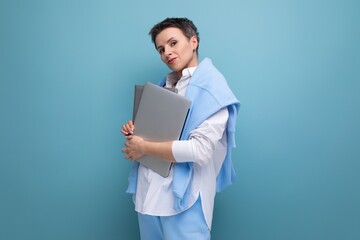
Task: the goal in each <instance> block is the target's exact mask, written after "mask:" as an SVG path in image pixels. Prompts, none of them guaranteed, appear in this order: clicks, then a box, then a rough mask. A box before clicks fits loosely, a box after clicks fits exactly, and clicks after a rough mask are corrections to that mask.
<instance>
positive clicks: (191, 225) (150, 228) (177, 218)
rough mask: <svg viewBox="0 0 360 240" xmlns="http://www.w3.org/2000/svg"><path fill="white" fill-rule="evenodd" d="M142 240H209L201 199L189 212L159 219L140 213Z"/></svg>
mask: <svg viewBox="0 0 360 240" xmlns="http://www.w3.org/2000/svg"><path fill="white" fill-rule="evenodd" d="M138 220H139V228H140V236H141V240H209V239H210V230H209V228H208V226H207V224H206V222H205V218H204V214H203V211H202V207H201V200H200V197H199V198H198V200H197V201H196V202H195V204H194V205H193V206H192V207H191V208H189V209H188V210H186V211H184V212H182V213H179V214H177V215H174V216H167V217H161V216H160V217H159V216H150V215H144V214H141V213H138Z"/></svg>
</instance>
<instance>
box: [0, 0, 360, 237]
mask: <svg viewBox="0 0 360 240" xmlns="http://www.w3.org/2000/svg"><path fill="white" fill-rule="evenodd" d="M359 3H360V2H359V1H351V0H327V1H325V0H312V1H310V0H305V1H304V0H289V1H285V0H274V1H265V0H263V1H261V0H255V1H254V0H252V1H243V0H233V1H222V2H219V1H213V0H210V1H188V0H184V1H181V2H171V1H163V0H161V1H115V0H102V1H95V0H93V1H85V0H63V1H51V0H50V1H46V0H33V1H20V0H0V80H1V82H0V113H1V118H0V119H1V124H0V138H1V139H0V140H1V142H0V148H1V149H0V150H1V151H0V239H4V240H15V239H16V240H17V239H27V240H32V239H34V240H35V239H36V240H39V239H44V240H49V239H68V240H69V239H71V240H72V239H77V240H78V239H87V240H91V239H99V240H100V239H101V240H103V239H106V240H108V239H109V240H110V239H138V238H139V236H138V227H137V220H136V215H135V213H134V211H133V204H132V202H131V199H130V196H129V195H127V194H126V193H125V189H126V185H127V176H128V171H129V169H130V163H129V162H128V161H126V160H124V158H123V156H122V154H121V148H122V146H123V143H124V140H123V138H122V136H121V135H120V133H119V130H120V128H121V124H122V123H124V122H125V121H127V120H128V119H129V118H130V117H131V111H132V97H133V85H134V84H138V83H144V82H146V81H152V82H157V81H158V80H159V79H160V78H162V77H163V76H164V75H165V74H166V73H167V72H168V69H167V68H166V66H164V65H163V64H162V63H161V61H160V59H159V56H158V54H157V53H156V52H155V50H154V48H153V45H152V43H151V41H150V38H149V36H147V32H148V31H149V29H150V28H151V27H152V26H153V24H155V23H157V22H159V21H161V20H162V19H164V18H165V17H173V16H176V17H183V16H187V17H188V18H190V19H192V20H193V21H194V22H195V24H196V25H197V26H198V28H199V30H200V49H199V51H200V58H201V59H202V58H204V57H210V58H212V59H213V62H214V64H215V65H216V66H217V67H218V68H219V69H220V70H221V71H222V72H223V74H224V75H225V77H226V78H227V80H228V82H229V85H230V86H231V88H232V89H233V91H234V93H235V95H236V96H238V98H239V100H240V101H241V103H242V107H241V111H240V113H239V119H238V124H237V132H236V134H237V148H236V150H235V151H234V153H233V156H234V165H235V168H236V170H237V173H238V178H237V181H236V182H235V183H234V184H233V185H232V186H231V187H229V188H227V189H226V190H225V191H224V192H223V193H221V194H219V195H218V197H217V202H216V209H215V213H214V217H215V219H214V223H213V231H212V235H213V239H221V240H224V239H246V240H264V239H265V240H268V239H269V240H273V239H274V240H289V239H292V240H293V239H299V240H304V239H307V240H312V239H314V240H319V239H326V240H330V239H334V240H335V239H342V240H344V239H348V240H353V239H360V228H359V226H360V204H359V203H360V191H359V182H360V174H359V171H360V163H359V160H360V150H359V145H360V127H359V122H360V108H359V103H360V94H359V89H360V83H359V82H360V46H359V45H360V44H359V43H360V27H359V24H360V14H359V13H360V4H359Z"/></svg>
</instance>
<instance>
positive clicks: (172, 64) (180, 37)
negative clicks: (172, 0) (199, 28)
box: [155, 27, 198, 76]
mask: <svg viewBox="0 0 360 240" xmlns="http://www.w3.org/2000/svg"><path fill="white" fill-rule="evenodd" d="M155 44H156V48H157V50H158V52H159V54H160V57H161V60H162V61H163V62H164V63H165V64H166V65H167V66H168V67H169V68H170V69H171V70H173V71H174V72H178V74H179V76H181V75H182V70H183V69H185V68H188V67H196V66H197V65H198V60H197V53H196V48H197V46H198V41H197V39H196V37H195V36H194V37H192V38H190V39H188V38H187V37H186V36H185V35H184V34H183V32H182V31H181V30H180V29H178V28H175V27H171V28H166V29H164V30H163V31H161V32H160V33H159V34H158V35H157V36H156V38H155Z"/></svg>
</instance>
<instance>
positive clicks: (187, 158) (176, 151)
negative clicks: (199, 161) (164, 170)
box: [172, 140, 194, 162]
mask: <svg viewBox="0 0 360 240" xmlns="http://www.w3.org/2000/svg"><path fill="white" fill-rule="evenodd" d="M172 154H173V156H174V158H175V161H176V162H193V161H194V160H193V159H194V153H193V148H192V145H191V141H190V140H182V141H174V142H173V144H172Z"/></svg>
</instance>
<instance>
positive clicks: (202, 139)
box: [172, 108, 229, 166]
mask: <svg viewBox="0 0 360 240" xmlns="http://www.w3.org/2000/svg"><path fill="white" fill-rule="evenodd" d="M228 116H229V114H228V110H227V108H223V109H221V110H220V111H218V112H217V113H215V114H213V115H212V116H211V117H209V118H208V119H207V120H205V121H204V122H203V123H202V124H200V126H199V127H198V128H196V129H194V130H193V131H191V133H190V138H189V140H179V141H175V142H174V143H173V145H172V152H173V155H174V158H175V160H176V162H195V163H197V164H199V165H200V166H203V165H205V164H207V163H208V162H209V161H210V160H211V159H212V156H213V154H214V151H215V146H216V145H217V144H218V143H219V141H220V140H221V139H222V137H223V134H224V131H225V128H226V123H227V120H228Z"/></svg>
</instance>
